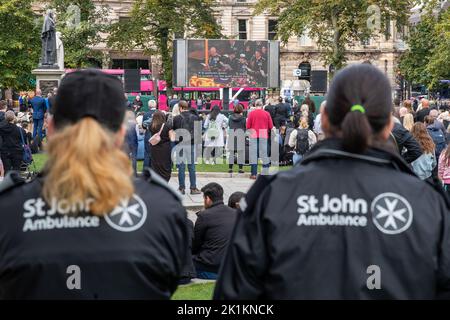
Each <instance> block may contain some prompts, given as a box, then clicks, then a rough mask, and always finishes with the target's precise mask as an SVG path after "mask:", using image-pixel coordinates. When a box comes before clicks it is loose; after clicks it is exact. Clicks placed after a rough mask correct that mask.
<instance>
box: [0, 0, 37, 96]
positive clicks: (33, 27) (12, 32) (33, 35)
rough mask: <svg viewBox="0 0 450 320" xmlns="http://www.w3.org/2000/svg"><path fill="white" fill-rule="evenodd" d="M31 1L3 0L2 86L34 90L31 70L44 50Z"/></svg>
mask: <svg viewBox="0 0 450 320" xmlns="http://www.w3.org/2000/svg"><path fill="white" fill-rule="evenodd" d="M31 2H32V1H31V0H1V1H0V87H2V88H15V89H18V90H26V89H31V88H32V87H33V84H32V80H33V78H34V76H33V75H32V74H31V70H32V69H33V68H35V67H36V66H37V64H38V61H39V55H40V50H41V41H40V28H41V25H40V23H39V20H38V17H37V16H36V15H35V14H34V13H33V11H32V10H31Z"/></svg>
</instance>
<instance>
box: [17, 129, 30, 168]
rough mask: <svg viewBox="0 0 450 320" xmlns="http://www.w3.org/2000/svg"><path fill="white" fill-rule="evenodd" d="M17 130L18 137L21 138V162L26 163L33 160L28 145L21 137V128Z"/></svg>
mask: <svg viewBox="0 0 450 320" xmlns="http://www.w3.org/2000/svg"><path fill="white" fill-rule="evenodd" d="M19 132H20V138H21V140H22V149H23V156H22V162H23V163H24V164H27V165H28V164H30V163H32V162H33V156H32V154H31V149H30V146H29V145H28V144H27V143H26V142H25V139H24V137H23V133H22V128H19Z"/></svg>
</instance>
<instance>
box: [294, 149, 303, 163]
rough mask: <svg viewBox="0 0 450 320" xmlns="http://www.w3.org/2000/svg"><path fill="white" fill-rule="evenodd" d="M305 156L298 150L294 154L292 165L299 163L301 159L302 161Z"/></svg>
mask: <svg viewBox="0 0 450 320" xmlns="http://www.w3.org/2000/svg"><path fill="white" fill-rule="evenodd" d="M302 159H303V156H302V155H301V154H298V153H297V152H295V153H294V155H293V156H292V165H294V166H295V165H296V164H297V163H299V162H300V161H302Z"/></svg>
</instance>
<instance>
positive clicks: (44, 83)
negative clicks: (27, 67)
mask: <svg viewBox="0 0 450 320" xmlns="http://www.w3.org/2000/svg"><path fill="white" fill-rule="evenodd" d="M31 73H32V74H34V75H36V89H40V90H41V91H42V96H43V97H46V96H47V93H49V92H52V91H53V88H55V87H59V83H60V82H61V79H62V77H63V75H64V73H65V71H64V70H60V69H45V68H38V69H34V70H33V71H31Z"/></svg>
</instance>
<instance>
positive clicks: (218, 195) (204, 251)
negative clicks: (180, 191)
mask: <svg viewBox="0 0 450 320" xmlns="http://www.w3.org/2000/svg"><path fill="white" fill-rule="evenodd" d="M201 191H202V192H203V199H204V203H205V210H204V211H201V212H199V213H198V214H197V215H198V218H197V221H196V223H195V227H194V242H193V245H192V253H193V255H194V256H193V260H194V265H195V269H196V271H197V277H198V278H201V279H216V278H217V273H218V272H219V266H220V262H221V260H222V257H223V256H224V254H225V249H226V247H227V244H228V240H229V239H230V237H231V232H232V230H233V226H234V223H235V221H236V211H235V210H234V209H232V208H230V207H228V206H226V205H225V204H224V203H223V188H222V187H221V186H220V185H219V184H217V183H214V182H212V183H208V184H207V185H206V186H204V187H203V188H202V190H201Z"/></svg>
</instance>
